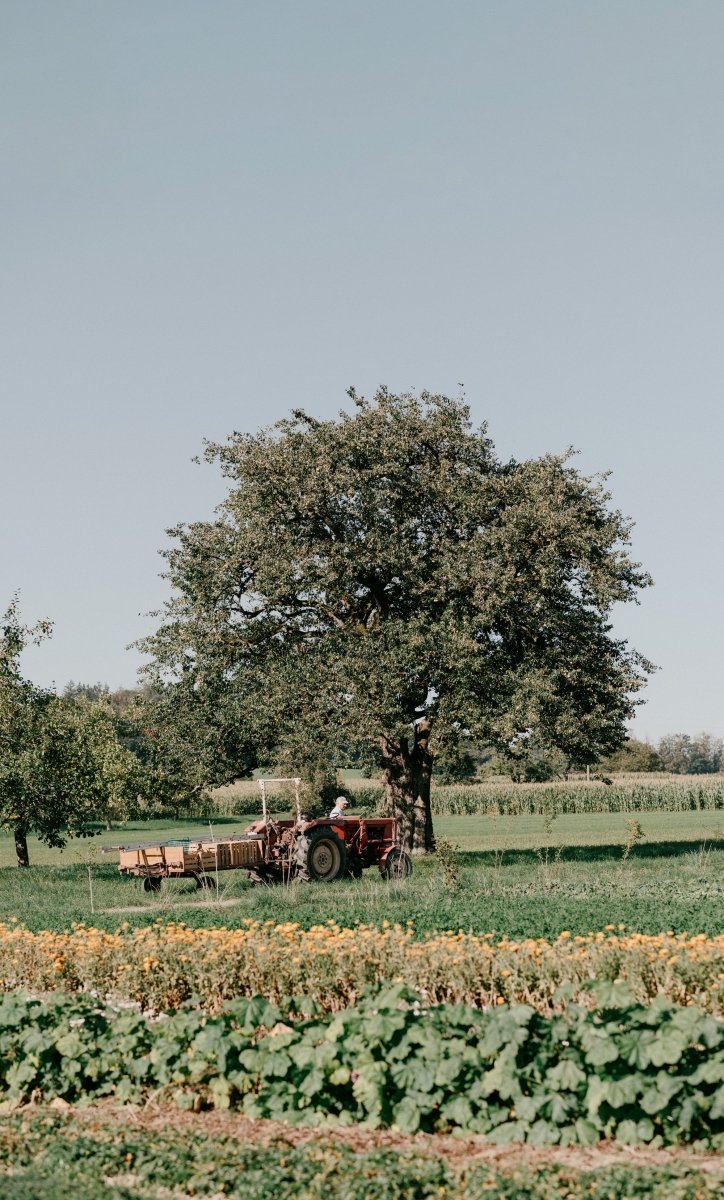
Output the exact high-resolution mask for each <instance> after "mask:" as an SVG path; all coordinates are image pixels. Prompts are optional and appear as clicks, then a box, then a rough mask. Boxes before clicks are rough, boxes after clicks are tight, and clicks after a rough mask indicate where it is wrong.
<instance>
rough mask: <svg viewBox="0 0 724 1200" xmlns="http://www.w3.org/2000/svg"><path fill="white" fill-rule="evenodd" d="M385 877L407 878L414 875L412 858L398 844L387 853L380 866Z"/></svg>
mask: <svg viewBox="0 0 724 1200" xmlns="http://www.w3.org/2000/svg"><path fill="white" fill-rule="evenodd" d="M380 872H381V874H382V878H383V879H407V877H408V875H412V859H411V858H410V856H409V854H408V853H407V852H406V851H405V850H400V849H399V848H398V847H397V846H395V848H394V849H393V850H390V853H389V854H388V855H387V858H386V859H385V861H384V862H383V864H382V866H381V867H380Z"/></svg>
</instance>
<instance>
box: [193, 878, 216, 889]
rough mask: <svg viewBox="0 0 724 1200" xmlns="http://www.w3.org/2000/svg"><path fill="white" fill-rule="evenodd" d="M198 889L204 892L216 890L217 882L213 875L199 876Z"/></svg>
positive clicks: (197, 880)
mask: <svg viewBox="0 0 724 1200" xmlns="http://www.w3.org/2000/svg"><path fill="white" fill-rule="evenodd" d="M196 887H197V888H200V889H201V890H202V891H204V892H213V891H215V889H216V880H215V879H214V877H213V875H197V876H196Z"/></svg>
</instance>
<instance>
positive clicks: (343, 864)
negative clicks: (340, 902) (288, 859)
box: [294, 828, 347, 883]
mask: <svg viewBox="0 0 724 1200" xmlns="http://www.w3.org/2000/svg"><path fill="white" fill-rule="evenodd" d="M294 861H295V864H296V868H297V870H296V875H297V879H302V880H310V879H317V880H319V882H320V883H331V882H332V880H334V879H341V878H342V876H343V875H344V874H345V872H346V870H347V847H346V846H345V844H344V842H343V841H342V839H341V838H340V837H337V834H336V833H335V832H334V830H333V829H324V828H322V829H313V830H312V832H311V833H310V834H309V836H307V835H306V834H302V835H301V836H300V837H298V838H297V843H296V847H295V853H294Z"/></svg>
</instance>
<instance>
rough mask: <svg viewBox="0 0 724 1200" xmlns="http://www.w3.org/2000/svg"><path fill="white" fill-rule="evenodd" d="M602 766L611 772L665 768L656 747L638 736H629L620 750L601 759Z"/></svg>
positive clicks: (659, 769) (649, 770) (606, 771)
mask: <svg viewBox="0 0 724 1200" xmlns="http://www.w3.org/2000/svg"><path fill="white" fill-rule="evenodd" d="M600 767H601V770H602V771H603V772H604V773H611V774H613V773H614V772H617V771H632V772H652V771H663V769H664V767H663V764H662V762H661V758H660V757H659V755H658V754H657V752H656V749H655V747H654V746H652V745H650V744H649V743H648V742H641V741H639V740H638V738H629V739H628V740H627V742H626V743H625V745H623V746H622V747H621V749H620V750H616V751H615V753H614V754H609V755H607V756H606V757H605V758H603V759H601V763H600Z"/></svg>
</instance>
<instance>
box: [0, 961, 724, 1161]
mask: <svg viewBox="0 0 724 1200" xmlns="http://www.w3.org/2000/svg"><path fill="white" fill-rule="evenodd" d="M596 1001H597V1007H596V1009H595V1010H594V1011H592V1012H590V1011H587V1010H584V1009H582V1008H579V1007H576V1006H573V1005H571V1006H570V1007H569V1008H568V1009H567V1010H566V1011H565V1013H564V1014H563V1015H561V1016H556V1017H553V1018H548V1017H544V1016H542V1015H540V1014H539V1013H537V1012H535V1011H534V1010H533V1009H532V1008H530V1007H528V1006H526V1005H515V1006H510V1007H509V1006H505V1005H504V1006H502V1007H499V1008H496V1009H495V1010H493V1011H488V1012H482V1011H480V1010H479V1009H474V1008H470V1007H469V1006H467V1005H462V1004H457V1005H439V1006H436V1007H432V1008H423V1007H422V1005H421V1001H420V998H419V996H417V995H415V994H414V993H410V992H405V991H404V989H403V988H401V987H399V986H397V987H389V988H387V989H386V990H382V991H381V992H376V993H375V992H370V993H368V994H367V995H366V996H365V997H363V998H362V999H361V1000H360V1003H359V1004H358V1006H357V1007H355V1008H350V1009H347V1010H345V1011H343V1012H341V1013H337V1014H336V1015H333V1016H329V1015H324V1014H316V1013H314V1012H312V1015H311V1016H310V1017H309V1018H308V1019H307V1020H304V1021H301V1022H296V1023H293V1024H289V1023H288V1020H289V1018H288V1015H287V1012H286V1011H285V1009H284V1007H283V1006H282V1007H277V1006H275V1005H272V1004H269V1003H268V1002H267V1001H266V1000H264V999H262V998H260V997H257V998H255V999H252V1000H243V1001H241V1000H239V1001H236V1002H234V1003H232V1004H231V1005H229V1006H228V1007H227V1008H225V1009H224V1010H222V1011H221V1012H219V1013H216V1014H214V1015H209V1014H207V1013H203V1012H201V1011H199V1010H196V1009H191V1008H185V1009H181V1010H179V1011H178V1012H176V1013H173V1014H171V1015H167V1016H165V1017H164V1019H163V1020H160V1021H150V1020H149V1019H148V1017H147V1016H145V1015H143V1014H142V1013H140V1012H136V1011H121V1012H113V1011H112V1010H108V1009H103V1008H102V1007H100V1006H99V1005H98V1004H97V1002H95V1001H93V1000H86V999H83V998H81V997H69V996H66V995H63V994H55V995H53V996H51V997H50V998H49V999H47V1000H43V1001H40V1000H32V999H30V998H29V997H28V996H27V995H25V994H23V993H7V994H6V995H5V997H4V998H3V1000H2V1002H0V1089H1V1090H0V1095H3V1096H4V1097H5V1098H6V1099H7V1100H10V1101H16V1102H18V1103H21V1102H23V1101H24V1100H26V1099H27V1098H28V1097H30V1096H31V1095H42V1097H43V1098H44V1099H45V1100H51V1099H53V1098H55V1097H59V1098H62V1099H64V1100H68V1101H78V1100H84V1099H89V1098H100V1097H103V1096H113V1097H115V1098H116V1099H117V1100H120V1101H122V1102H128V1101H135V1102H137V1101H140V1100H142V1099H143V1098H144V1097H145V1096H147V1095H149V1094H150V1093H151V1092H154V1094H156V1095H157V1097H158V1096H165V1097H166V1098H167V1099H169V1100H171V1101H173V1102H175V1103H177V1104H178V1105H179V1106H181V1107H183V1108H187V1109H188V1108H192V1109H198V1108H199V1107H216V1108H222V1109H226V1108H230V1107H231V1108H239V1109H241V1110H242V1111H244V1112H245V1113H246V1114H247V1115H249V1116H252V1117H271V1118H274V1119H277V1120H285V1121H287V1122H290V1123H292V1124H298V1125H319V1124H320V1123H323V1122H325V1121H329V1120H332V1121H337V1122H341V1123H343V1124H349V1123H358V1122H363V1123H365V1124H366V1125H368V1126H370V1127H371V1128H388V1127H395V1128H397V1129H399V1130H400V1131H401V1132H403V1133H415V1132H417V1131H418V1130H426V1131H428V1132H434V1131H451V1130H461V1131H464V1132H468V1133H480V1134H484V1135H485V1136H486V1137H487V1138H488V1139H489V1140H491V1141H494V1142H496V1143H498V1144H505V1143H508V1142H519V1141H530V1142H532V1143H534V1144H537V1145H554V1144H562V1145H572V1144H579V1143H584V1144H588V1143H591V1142H595V1141H598V1140H599V1139H601V1138H612V1139H615V1140H616V1141H619V1142H623V1143H627V1144H628V1143H631V1144H635V1143H642V1142H644V1143H648V1144H650V1145H652V1146H662V1145H671V1144H677V1143H681V1142H686V1143H689V1144H693V1145H696V1146H699V1147H722V1146H724V1024H723V1023H722V1022H721V1021H718V1020H717V1019H716V1018H714V1017H712V1016H710V1015H708V1014H706V1013H703V1012H701V1011H700V1010H698V1009H696V1008H692V1007H687V1008H677V1007H676V1006H675V1005H671V1004H668V1003H667V1002H665V1001H663V1000H657V1001H655V1002H654V1003H653V1004H651V1005H650V1006H649V1007H644V1006H642V1005H636V1004H633V1003H631V997H630V993H629V991H628V988H627V987H626V986H625V985H622V984H616V983H613V984H606V985H603V984H602V985H599V987H598V989H597V991H596ZM291 1003H292V1007H294V1008H298V1007H299V1001H292V1002H291ZM313 1008H314V1005H313V1003H312V1002H307V1010H308V1011H309V1010H310V1009H312V1010H313ZM285 1019H286V1022H287V1023H285Z"/></svg>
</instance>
